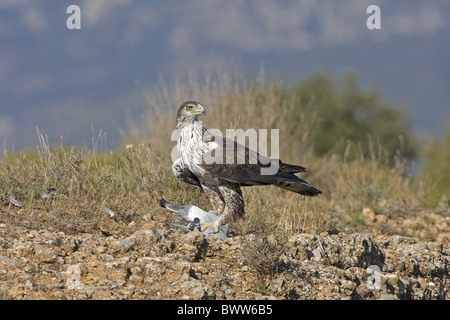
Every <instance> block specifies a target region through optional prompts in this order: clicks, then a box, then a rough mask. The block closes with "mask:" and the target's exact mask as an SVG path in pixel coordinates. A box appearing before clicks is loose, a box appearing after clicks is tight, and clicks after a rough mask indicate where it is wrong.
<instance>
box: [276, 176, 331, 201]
mask: <svg viewBox="0 0 450 320" xmlns="http://www.w3.org/2000/svg"><path fill="white" fill-rule="evenodd" d="M276 186H278V187H280V188H283V189H287V190H290V191H293V192H296V193H299V194H302V195H305V196H310V197H315V196H318V195H319V194H321V193H322V191H320V190H319V189H317V188H314V187H313V186H311V185H310V184H309V183H307V182H306V181H304V180H302V179H300V178H298V180H297V179H295V180H284V179H283V180H281V181H278V182H277V183H276Z"/></svg>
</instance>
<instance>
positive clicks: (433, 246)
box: [428, 242, 444, 253]
mask: <svg viewBox="0 0 450 320" xmlns="http://www.w3.org/2000/svg"><path fill="white" fill-rule="evenodd" d="M443 248H444V246H443V244H442V242H428V249H430V250H431V251H435V252H439V253H441V252H442V250H443Z"/></svg>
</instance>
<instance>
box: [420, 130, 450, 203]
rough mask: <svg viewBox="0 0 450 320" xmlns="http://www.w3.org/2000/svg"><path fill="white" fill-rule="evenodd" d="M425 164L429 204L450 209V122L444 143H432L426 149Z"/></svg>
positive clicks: (424, 171)
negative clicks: (439, 203)
mask: <svg viewBox="0 0 450 320" xmlns="http://www.w3.org/2000/svg"><path fill="white" fill-rule="evenodd" d="M423 152H424V156H425V163H424V165H423V169H422V172H421V179H422V181H424V182H425V183H426V185H427V186H428V187H429V188H430V198H429V202H428V203H429V204H430V205H435V204H436V203H438V202H441V205H443V206H446V207H450V121H449V122H448V123H447V130H446V132H445V135H444V138H443V139H442V141H436V140H434V141H432V142H431V143H429V144H428V145H427V146H426V147H425V148H424V151H423Z"/></svg>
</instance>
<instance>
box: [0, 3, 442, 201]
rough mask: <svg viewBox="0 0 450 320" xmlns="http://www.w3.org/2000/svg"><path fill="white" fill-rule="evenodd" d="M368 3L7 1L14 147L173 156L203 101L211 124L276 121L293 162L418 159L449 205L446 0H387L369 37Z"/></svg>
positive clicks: (4, 86)
mask: <svg viewBox="0 0 450 320" xmlns="http://www.w3.org/2000/svg"><path fill="white" fill-rule="evenodd" d="M372 2H373V1H360V0H346V1H339V2H337V1H332V0H320V1H308V0H304V1H286V2H276V1H262V0H259V1H247V2H242V1H226V2H225V1H223V2H219V1H210V0H198V1H183V2H182V1H166V2H162V1H137V0H135V1H133V0H84V1H79V0H78V1H76V0H70V1H66V0H65V1H50V0H40V1H32V0H0V83H1V86H0V97H1V98H0V142H1V143H2V145H1V147H2V151H3V154H5V153H11V152H20V151H21V150H23V149H26V148H35V147H36V145H37V144H38V135H37V134H36V127H38V128H39V130H40V132H41V133H42V134H46V135H47V136H48V140H49V143H50V144H51V145H56V144H60V143H61V142H62V143H63V144H65V145H68V146H72V145H75V146H88V147H93V146H94V145H95V146H96V147H98V146H97V145H96V144H97V142H98V139H97V138H96V137H99V136H100V137H101V148H100V149H101V151H107V150H114V149H117V148H118V147H119V146H121V144H122V143H124V142H133V141H137V140H140V141H145V140H147V141H151V142H152V143H154V144H155V145H156V146H157V147H158V149H160V150H161V152H170V149H171V148H172V147H173V145H174V142H172V143H171V144H169V141H170V134H171V132H172V130H173V128H174V117H173V115H174V110H176V109H177V108H178V106H179V105H180V104H181V103H182V102H183V101H184V100H188V99H196V100H199V101H201V102H203V103H205V105H206V106H207V107H208V112H209V114H208V118H206V119H205V122H206V124H207V125H208V127H217V128H222V129H224V128H225V127H230V126H239V127H242V128H244V129H245V128H249V127H254V128H269V127H274V128H275V127H277V128H280V130H281V135H282V138H284V140H285V141H289V145H288V146H285V150H282V152H283V153H282V154H284V155H285V156H286V157H288V158H289V159H292V160H293V161H300V162H301V163H304V162H305V161H306V160H308V161H312V162H314V161H318V160H314V159H319V158H320V157H322V158H325V157H327V156H330V154H331V153H334V154H337V155H339V156H340V157H345V158H346V160H351V159H372V160H374V159H376V162H377V163H386V164H389V165H390V166H393V167H395V165H396V163H398V162H399V161H406V162H407V163H408V167H409V168H413V171H414V173H415V174H417V176H420V177H421V179H422V180H421V181H427V182H423V183H424V184H425V183H428V184H429V189H431V190H428V191H429V192H430V194H433V195H434V196H435V201H436V202H439V201H444V202H445V201H447V202H448V201H449V200H448V194H449V192H450V181H449V180H448V179H449V178H448V177H450V168H449V166H450V165H449V163H450V158H449V157H450V155H449V152H450V151H449V150H450V124H449V118H450V107H449V105H448V101H450V90H448V85H449V83H450V60H449V59H448V57H449V56H450V46H449V45H448V43H449V42H448V40H449V39H450V21H449V20H448V17H449V16H450V3H447V2H443V1H440V2H438V1H426V2H425V1H419V0H411V1H378V2H377V3H376V4H377V5H379V6H380V8H381V26H382V28H381V30H369V29H367V27H366V20H367V18H368V17H369V15H368V14H367V13H366V9H367V7H368V6H369V5H371V4H373V3H372ZM73 4H75V5H78V6H80V8H81V30H68V29H67V28H66V19H67V18H68V17H69V14H67V13H66V9H67V7H68V6H69V5H73ZM232 106H235V107H234V108H233V107H232ZM210 110H211V112H210ZM268 113H270V117H269V116H268ZM213 119H217V121H216V123H214V120H213ZM208 121H209V122H208ZM327 161H329V159H328V160H327ZM318 165H319V164H318V163H317V166H318ZM419 165H420V166H419ZM419 167H420V169H419ZM427 186H428V185H427ZM431 191H432V192H431ZM446 197H447V198H446ZM442 199H443V200H442Z"/></svg>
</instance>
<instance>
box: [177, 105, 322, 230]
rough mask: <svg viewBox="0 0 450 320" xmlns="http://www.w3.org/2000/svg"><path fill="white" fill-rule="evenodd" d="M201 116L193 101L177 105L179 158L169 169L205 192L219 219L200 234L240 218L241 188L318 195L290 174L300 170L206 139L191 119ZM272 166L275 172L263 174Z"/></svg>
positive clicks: (213, 138)
mask: <svg viewBox="0 0 450 320" xmlns="http://www.w3.org/2000/svg"><path fill="white" fill-rule="evenodd" d="M205 114H206V110H205V108H204V107H203V106H202V105H201V104H200V103H198V102H196V101H186V102H184V103H183V104H182V105H181V107H180V109H179V110H178V113H177V120H176V129H177V131H178V140H177V149H178V153H179V154H180V158H178V159H177V160H176V161H175V162H174V163H173V165H172V171H173V173H174V175H175V176H176V177H177V178H178V179H180V180H182V181H184V182H186V183H189V184H191V185H194V186H197V187H199V188H201V189H202V190H203V191H204V192H205V193H206V195H207V197H208V199H209V200H210V202H211V205H212V207H213V210H214V211H215V212H217V214H218V215H219V216H220V217H219V219H217V220H216V221H215V222H213V223H208V224H205V225H204V226H203V230H205V229H206V228H208V227H212V228H213V229H214V230H215V231H216V232H217V231H218V228H219V226H221V225H222V224H224V223H226V222H228V221H230V220H233V219H234V218H236V217H243V216H244V199H243V197H242V191H241V188H240V187H241V186H261V185H276V186H277V187H280V188H284V189H287V190H290V191H293V192H296V193H299V194H302V195H306V196H317V195H319V194H320V193H322V192H321V191H320V190H318V189H316V188H314V187H313V186H311V185H309V183H308V182H306V181H305V180H302V179H300V178H299V177H297V176H296V175H295V173H299V172H305V171H306V169H305V168H304V167H302V166H297V165H291V164H287V163H283V162H282V161H281V160H279V159H274V158H267V157H264V156H262V155H260V154H258V153H257V152H255V151H253V150H250V149H249V148H247V147H245V146H243V145H241V144H239V143H237V142H236V141H234V140H231V139H227V138H223V137H220V136H213V135H211V134H210V133H209V132H208V130H207V129H206V128H205V127H203V125H202V123H201V122H200V121H198V119H197V118H198V116H200V115H205ZM273 167H275V169H276V170H275V171H274V172H271V174H268V173H267V172H270V170H269V169H270V168H273ZM264 170H267V171H266V172H264Z"/></svg>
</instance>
